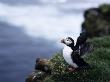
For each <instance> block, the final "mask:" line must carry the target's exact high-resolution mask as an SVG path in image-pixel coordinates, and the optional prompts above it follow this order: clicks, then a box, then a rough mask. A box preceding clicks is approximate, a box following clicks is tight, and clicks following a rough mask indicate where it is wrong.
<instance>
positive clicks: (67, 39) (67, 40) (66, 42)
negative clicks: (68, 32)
mask: <svg viewBox="0 0 110 82" xmlns="http://www.w3.org/2000/svg"><path fill="white" fill-rule="evenodd" d="M64 42H65V44H66V45H70V44H72V41H71V40H70V39H69V38H66V39H64Z"/></svg>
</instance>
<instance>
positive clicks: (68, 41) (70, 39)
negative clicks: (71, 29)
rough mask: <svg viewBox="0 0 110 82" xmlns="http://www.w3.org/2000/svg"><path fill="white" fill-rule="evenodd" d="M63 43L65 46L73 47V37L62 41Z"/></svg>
mask: <svg viewBox="0 0 110 82" xmlns="http://www.w3.org/2000/svg"><path fill="white" fill-rule="evenodd" d="M61 43H63V44H65V45H67V46H71V45H74V40H73V39H72V38H71V37H67V38H65V39H62V40H61Z"/></svg>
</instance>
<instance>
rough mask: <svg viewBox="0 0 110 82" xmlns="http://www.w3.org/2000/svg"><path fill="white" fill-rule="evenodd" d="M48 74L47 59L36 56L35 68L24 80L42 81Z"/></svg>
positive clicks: (30, 81) (49, 70)
mask: <svg viewBox="0 0 110 82" xmlns="http://www.w3.org/2000/svg"><path fill="white" fill-rule="evenodd" d="M50 74H51V68H50V65H49V60H47V59H41V58H37V59H36V64H35V70H34V71H33V72H32V73H31V74H30V75H29V76H28V77H27V78H26V79H25V82H43V81H44V80H45V79H46V77H47V76H48V75H50Z"/></svg>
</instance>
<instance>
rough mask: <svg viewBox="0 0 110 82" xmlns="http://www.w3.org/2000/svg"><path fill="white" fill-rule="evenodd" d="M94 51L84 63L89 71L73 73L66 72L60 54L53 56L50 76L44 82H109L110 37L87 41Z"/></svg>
mask: <svg viewBox="0 0 110 82" xmlns="http://www.w3.org/2000/svg"><path fill="white" fill-rule="evenodd" d="M89 41H90V42H91V43H92V44H93V45H94V51H93V52H91V53H88V54H86V57H85V61H87V62H88V63H89V64H90V65H91V69H88V70H80V71H78V72H75V73H70V72H68V71H66V69H67V66H68V64H67V63H66V62H65V61H64V59H63V57H62V53H60V54H56V55H54V57H52V59H51V60H50V61H51V67H52V75H50V76H48V77H47V78H46V79H45V81H44V82H110V36H106V37H102V38H93V39H91V40H89Z"/></svg>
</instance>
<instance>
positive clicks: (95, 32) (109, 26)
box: [82, 4, 110, 37]
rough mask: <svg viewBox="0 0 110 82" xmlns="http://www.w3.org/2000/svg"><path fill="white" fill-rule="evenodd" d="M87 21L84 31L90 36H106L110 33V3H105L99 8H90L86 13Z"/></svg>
mask: <svg viewBox="0 0 110 82" xmlns="http://www.w3.org/2000/svg"><path fill="white" fill-rule="evenodd" d="M84 18H85V21H84V22H83V24H82V31H86V32H87V33H88V36H89V37H94V36H97V37H99V36H104V35H109V34H110V5H109V4H103V5H101V6H99V7H98V8H90V9H88V10H86V11H85V13H84Z"/></svg>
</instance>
